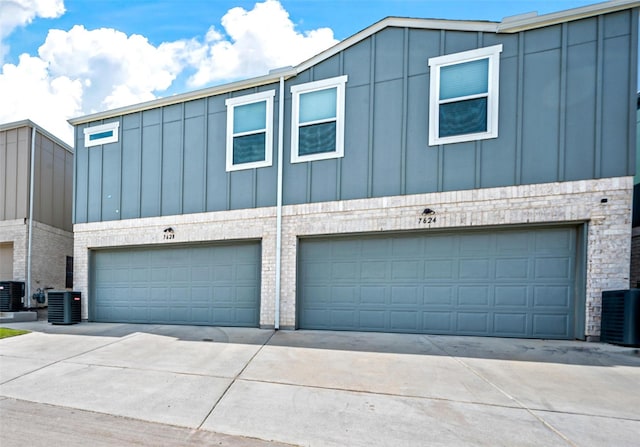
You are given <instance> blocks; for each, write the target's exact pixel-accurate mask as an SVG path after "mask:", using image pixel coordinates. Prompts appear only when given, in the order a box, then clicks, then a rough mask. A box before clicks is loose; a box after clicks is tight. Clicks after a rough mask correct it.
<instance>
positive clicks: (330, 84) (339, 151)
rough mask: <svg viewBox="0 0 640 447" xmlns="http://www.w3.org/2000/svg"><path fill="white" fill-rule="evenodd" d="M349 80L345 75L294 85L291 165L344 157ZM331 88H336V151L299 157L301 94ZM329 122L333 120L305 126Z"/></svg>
mask: <svg viewBox="0 0 640 447" xmlns="http://www.w3.org/2000/svg"><path fill="white" fill-rule="evenodd" d="M347 79H348V76H347V75H344V76H337V77H335V78H329V79H322V80H320V81H314V82H308V83H306V84H300V85H294V86H292V87H291V95H292V101H291V163H302V162H305V161H315V160H327V159H330V158H340V157H344V103H345V99H344V98H345V84H346V83H347ZM329 88H336V150H335V151H332V152H323V153H320V154H309V155H298V128H299V126H300V114H299V109H300V94H302V93H310V92H313V91H318V90H327V89H329ZM329 121H333V120H319V121H317V122H308V123H304V124H317V123H322V122H329Z"/></svg>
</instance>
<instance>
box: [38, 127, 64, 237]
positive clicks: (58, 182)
mask: <svg viewBox="0 0 640 447" xmlns="http://www.w3.org/2000/svg"><path fill="white" fill-rule="evenodd" d="M35 149H36V151H35V156H36V160H35V166H34V180H35V181H34V185H33V187H34V194H35V195H34V200H33V218H34V220H37V221H38V222H42V223H44V224H47V225H50V226H52V227H54V228H59V229H61V230H65V231H72V228H73V225H72V223H71V217H72V206H73V205H72V201H73V154H72V153H71V152H69V151H68V150H67V149H65V148H64V147H62V146H61V145H59V144H58V143H56V142H54V141H52V140H51V139H50V138H48V137H47V136H45V135H42V134H41V133H39V132H36V145H35ZM29 151H30V148H29ZM29 153H30V152H29ZM27 178H28V177H27ZM27 187H28V182H27ZM27 206H28V205H27Z"/></svg>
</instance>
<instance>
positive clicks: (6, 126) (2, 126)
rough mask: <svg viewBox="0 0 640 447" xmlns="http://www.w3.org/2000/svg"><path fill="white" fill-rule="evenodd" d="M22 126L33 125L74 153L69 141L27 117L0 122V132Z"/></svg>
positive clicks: (38, 130)
mask: <svg viewBox="0 0 640 447" xmlns="http://www.w3.org/2000/svg"><path fill="white" fill-rule="evenodd" d="M20 127H31V128H35V129H36V132H38V133H40V134H42V135H44V136H46V137H47V138H49V139H50V140H51V141H53V142H55V143H56V144H58V145H60V146H62V147H63V148H64V149H66V150H67V151H68V152H71V153H72V154H73V148H72V147H71V146H69V145H68V144H67V143H65V142H64V141H62V140H61V139H60V138H58V137H56V136H55V135H54V134H52V133H51V132H49V131H47V130H46V129H44V128H43V127H42V126H38V125H37V124H36V123H34V122H33V121H31V120H29V119H26V120H20V121H14V122H12V123H4V124H0V132H1V131H4V130H13V129H18V128H20Z"/></svg>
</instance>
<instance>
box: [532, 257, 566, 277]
mask: <svg viewBox="0 0 640 447" xmlns="http://www.w3.org/2000/svg"><path fill="white" fill-rule="evenodd" d="M571 271H572V269H571V259H569V258H539V259H536V269H535V275H536V278H539V279H554V278H555V279H560V280H565V279H567V278H569V277H570V276H571Z"/></svg>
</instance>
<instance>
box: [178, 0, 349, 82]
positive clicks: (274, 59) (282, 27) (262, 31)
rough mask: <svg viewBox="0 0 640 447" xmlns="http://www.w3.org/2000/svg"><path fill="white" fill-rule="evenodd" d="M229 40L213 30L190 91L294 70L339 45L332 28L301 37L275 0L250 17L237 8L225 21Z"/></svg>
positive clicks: (195, 59) (197, 57)
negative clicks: (289, 67)
mask: <svg viewBox="0 0 640 447" xmlns="http://www.w3.org/2000/svg"><path fill="white" fill-rule="evenodd" d="M222 26H223V28H224V30H225V32H226V35H227V36H228V37H229V39H225V38H224V36H223V34H221V33H220V32H219V31H218V30H216V29H215V28H214V27H211V28H210V29H209V32H208V33H207V35H206V38H205V41H204V50H205V51H204V53H205V54H204V55H203V48H198V49H196V51H194V53H193V54H192V55H191V58H190V59H189V62H190V64H191V65H192V66H193V67H195V68H196V73H195V74H194V75H193V76H191V77H190V78H189V81H188V82H189V85H191V86H194V87H199V86H202V85H205V84H208V83H210V82H214V81H220V80H231V79H238V78H245V77H251V76H257V75H261V74H266V73H267V72H268V71H269V69H272V68H278V67H282V66H286V65H296V64H298V63H300V62H302V61H303V60H305V59H307V58H309V57H311V56H313V55H315V54H317V53H319V52H321V51H323V50H325V49H327V48H329V47H330V46H332V45H334V44H336V43H337V42H338V41H337V40H335V39H334V37H333V31H332V30H331V29H329V28H320V29H317V30H312V31H309V32H305V33H301V32H298V31H297V30H296V29H295V26H294V23H293V22H292V21H291V19H290V18H289V13H288V12H287V11H286V10H285V9H284V8H283V7H282V5H281V4H280V2H278V1H276V0H267V1H265V2H264V3H256V5H255V6H254V8H253V9H252V10H251V11H247V10H245V9H243V8H240V7H237V8H233V9H230V10H229V11H228V12H227V14H225V15H224V17H222Z"/></svg>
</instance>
